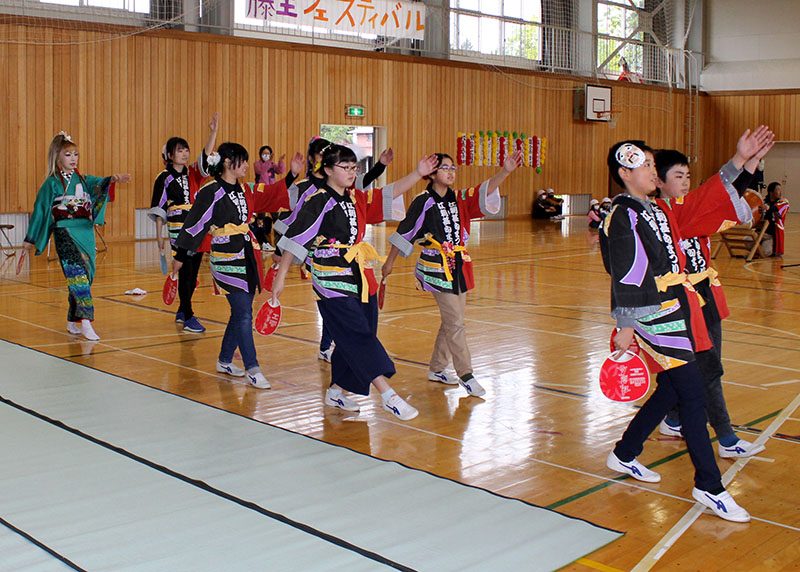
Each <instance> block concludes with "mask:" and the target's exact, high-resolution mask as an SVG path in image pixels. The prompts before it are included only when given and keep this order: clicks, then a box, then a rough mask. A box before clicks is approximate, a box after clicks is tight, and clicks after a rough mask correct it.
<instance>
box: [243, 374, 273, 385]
mask: <svg viewBox="0 0 800 572" xmlns="http://www.w3.org/2000/svg"><path fill="white" fill-rule="evenodd" d="M247 381H249V382H250V385H252V386H253V387H255V388H256V389H271V388H272V386H271V385H270V384H269V382H268V381H267V378H266V377H264V374H263V373H261V372H260V371H259V372H257V373H248V374H247Z"/></svg>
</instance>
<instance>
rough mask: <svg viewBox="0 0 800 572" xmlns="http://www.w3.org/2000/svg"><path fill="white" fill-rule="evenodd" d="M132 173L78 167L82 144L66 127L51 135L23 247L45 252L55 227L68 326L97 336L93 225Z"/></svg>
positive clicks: (100, 221) (102, 218) (78, 332)
mask: <svg viewBox="0 0 800 572" xmlns="http://www.w3.org/2000/svg"><path fill="white" fill-rule="evenodd" d="M130 178H131V177H130V175H128V174H125V175H112V176H111V177H105V178H101V177H93V176H91V175H82V174H81V173H80V172H78V146H77V145H75V143H73V142H72V139H71V138H70V136H69V135H67V134H66V133H65V132H63V131H62V132H60V133H59V134H58V135H56V136H55V137H53V141H52V142H51V143H50V150H49V151H48V153H47V178H46V179H45V180H44V183H42V186H41V187H40V188H39V192H38V193H37V195H36V203H35V204H34V206H33V212H32V213H31V219H30V222H29V223H28V234H27V235H26V236H25V243H24V246H25V249H26V250H28V251H30V250H33V249H36V254H37V255H38V254H41V253H42V252H43V251H44V250H45V248H46V247H47V242H48V240H50V234H51V233H52V235H53V239H54V241H55V245H56V252H57V253H58V257H59V259H60V260H61V269H62V270H63V271H64V276H65V277H66V279H67V289H68V290H69V310H68V311H67V331H68V332H69V333H70V334H76V335H83V337H85V338H86V339H87V340H99V339H100V337H99V336H98V335H97V333H96V332H95V331H94V328H92V320H94V303H93V302H92V292H91V285H92V280H93V279H94V273H95V242H94V225H96V224H104V223H105V212H106V204H107V201H108V194H109V191H111V189H112V187H113V186H114V184H115V183H117V182H119V183H127V182H128V181H129V180H130Z"/></svg>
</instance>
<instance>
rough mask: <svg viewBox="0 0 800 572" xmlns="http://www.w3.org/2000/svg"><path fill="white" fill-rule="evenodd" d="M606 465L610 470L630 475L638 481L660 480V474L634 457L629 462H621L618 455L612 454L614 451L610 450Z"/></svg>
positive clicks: (650, 481)
mask: <svg viewBox="0 0 800 572" xmlns="http://www.w3.org/2000/svg"><path fill="white" fill-rule="evenodd" d="M606 467H608V468H609V469H611V470H612V471H616V472H618V473H624V474H626V475H630V476H632V477H633V478H634V479H636V480H638V481H644V482H646V483H657V482H659V481H660V480H661V475H659V474H658V473H656V472H655V471H651V470H650V469H648V468H647V467H645V466H644V465H642V464H641V463H640V462H639V461H637V460H636V459H634V460H633V461H631V462H629V463H623V462H622V461H620V460H619V457H617V456H616V455H615V454H614V451H611V452H610V453H609V454H608V458H607V459H606Z"/></svg>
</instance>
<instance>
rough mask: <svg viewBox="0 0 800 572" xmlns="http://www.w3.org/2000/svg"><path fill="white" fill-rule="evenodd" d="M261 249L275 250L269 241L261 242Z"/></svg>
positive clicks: (266, 250)
mask: <svg viewBox="0 0 800 572" xmlns="http://www.w3.org/2000/svg"><path fill="white" fill-rule="evenodd" d="M261 249H262V250H263V251H264V252H275V247H274V246H272V245H271V244H270V243H269V242H265V243H264V244H262V245H261Z"/></svg>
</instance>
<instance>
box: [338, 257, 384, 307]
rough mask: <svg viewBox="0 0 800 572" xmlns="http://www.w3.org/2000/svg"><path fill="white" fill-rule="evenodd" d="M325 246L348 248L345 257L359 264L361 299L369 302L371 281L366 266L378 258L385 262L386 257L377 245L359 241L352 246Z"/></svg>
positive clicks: (379, 260) (348, 260)
mask: <svg viewBox="0 0 800 572" xmlns="http://www.w3.org/2000/svg"><path fill="white" fill-rule="evenodd" d="M324 248H346V249H347V252H346V253H345V255H344V259H345V260H346V261H347V262H353V261H354V260H355V261H356V264H358V270H359V272H361V301H362V302H363V303H364V304H366V303H367V302H369V283H368V282H367V276H366V274H365V273H364V268H365V267H366V266H367V263H368V262H370V261H372V260H377V261H378V262H385V261H386V257H385V256H381V255H380V254H378V251H377V250H375V247H374V246H372V245H371V244H370V243H369V242H359V243H357V244H354V245H352V246H350V245H349V244H340V243H336V244H326V245H325V246H324Z"/></svg>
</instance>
